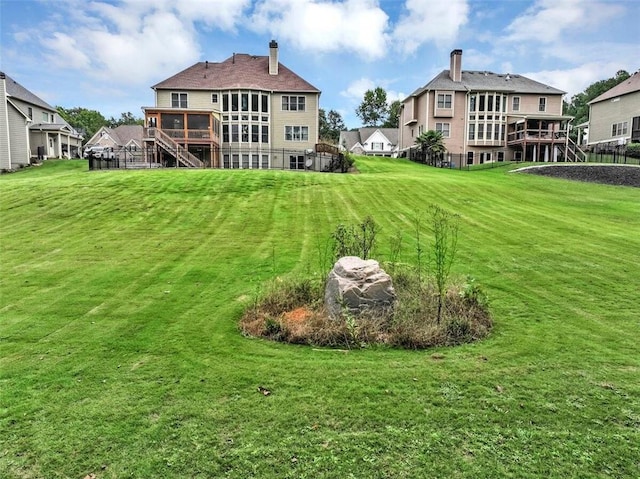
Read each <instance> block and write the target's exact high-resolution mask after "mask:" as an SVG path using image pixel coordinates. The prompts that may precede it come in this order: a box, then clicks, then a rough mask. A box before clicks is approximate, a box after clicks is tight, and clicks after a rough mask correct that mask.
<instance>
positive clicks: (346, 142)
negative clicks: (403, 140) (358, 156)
mask: <svg viewBox="0 0 640 479" xmlns="http://www.w3.org/2000/svg"><path fill="white" fill-rule="evenodd" d="M376 131H380V133H382V134H383V135H384V136H385V137H386V138H387V140H389V143H391V144H392V145H393V146H394V147H395V146H396V145H397V144H398V129H397V128H377V127H363V128H358V129H357V130H348V131H347V130H344V131H341V132H340V139H339V140H338V141H339V146H340V147H343V148H345V149H346V150H349V151H351V149H352V148H353V147H354V146H357V145H360V146H363V145H364V144H365V143H366V141H367V140H368V139H369V138H370V137H371V135H373V134H374V133H375V132H376Z"/></svg>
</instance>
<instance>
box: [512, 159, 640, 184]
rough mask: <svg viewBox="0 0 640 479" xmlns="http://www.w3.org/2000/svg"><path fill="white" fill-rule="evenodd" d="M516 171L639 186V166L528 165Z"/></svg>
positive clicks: (592, 181) (566, 178) (567, 178)
mask: <svg viewBox="0 0 640 479" xmlns="http://www.w3.org/2000/svg"><path fill="white" fill-rule="evenodd" d="M517 171H520V172H522V173H530V174H534V175H542V176H551V177H554V178H563V179H565V180H575V181H588V182H591V183H602V184H607V185H618V186H634V187H636V188H640V166H631V165H595V164H562V165H542V166H530V167H527V168H522V169H520V170H517Z"/></svg>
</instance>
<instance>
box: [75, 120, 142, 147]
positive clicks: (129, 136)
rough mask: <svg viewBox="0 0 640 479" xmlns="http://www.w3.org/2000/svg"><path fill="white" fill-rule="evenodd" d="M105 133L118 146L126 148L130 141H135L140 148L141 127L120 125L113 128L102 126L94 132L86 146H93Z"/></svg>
mask: <svg viewBox="0 0 640 479" xmlns="http://www.w3.org/2000/svg"><path fill="white" fill-rule="evenodd" d="M103 132H104V133H106V134H107V135H109V137H110V138H111V139H112V140H113V142H114V143H115V144H116V145H118V146H126V145H127V144H129V143H130V142H131V141H135V142H136V143H137V144H138V146H142V132H143V128H142V125H120V126H117V127H115V128H109V127H108V126H103V127H100V128H99V129H98V131H96V132H95V134H94V135H93V136H92V137H91V138H90V139H89V141H88V142H87V144H93V143H95V142H96V141H99V140H100V138H102V133H103Z"/></svg>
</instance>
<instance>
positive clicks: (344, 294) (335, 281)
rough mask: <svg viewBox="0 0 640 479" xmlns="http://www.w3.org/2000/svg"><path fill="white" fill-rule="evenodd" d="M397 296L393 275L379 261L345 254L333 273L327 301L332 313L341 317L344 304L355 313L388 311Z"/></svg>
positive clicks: (329, 281) (329, 283)
mask: <svg viewBox="0 0 640 479" xmlns="http://www.w3.org/2000/svg"><path fill="white" fill-rule="evenodd" d="M395 298H396V295H395V291H394V289H393V284H392V281H391V277H390V276H389V275H388V274H387V273H385V272H384V270H383V269H382V268H380V265H379V264H378V262H377V261H375V260H372V259H368V260H363V259H361V258H358V257H357V256H345V257H343V258H340V259H339V260H338V261H337V262H336V264H335V265H334V266H333V269H332V270H331V272H330V273H329V278H328V279H327V286H326V289H325V295H324V302H325V306H326V308H327V311H328V312H329V315H330V316H331V317H333V318H337V317H339V316H340V313H341V312H342V310H343V308H346V309H348V310H349V312H350V313H351V314H353V315H355V316H357V315H359V314H360V313H362V312H365V311H367V312H373V313H374V314H375V312H376V311H380V312H383V311H386V310H388V309H389V308H391V307H392V306H393V303H394V301H395Z"/></svg>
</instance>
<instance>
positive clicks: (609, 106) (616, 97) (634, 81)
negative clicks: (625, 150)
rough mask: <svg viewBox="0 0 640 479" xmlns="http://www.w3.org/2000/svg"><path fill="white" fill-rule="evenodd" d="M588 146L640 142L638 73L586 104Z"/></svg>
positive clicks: (639, 86)
mask: <svg viewBox="0 0 640 479" xmlns="http://www.w3.org/2000/svg"><path fill="white" fill-rule="evenodd" d="M588 126H589V141H588V146H590V147H596V146H598V145H602V146H605V147H610V146H622V145H626V144H628V143H640V72H636V73H634V74H633V75H631V77H629V78H628V79H627V80H625V81H623V82H622V83H620V84H618V85H616V86H615V87H613V88H611V89H610V90H609V91H606V92H605V93H603V94H602V95H600V96H598V97H596V98H594V99H593V100H592V101H591V102H589V124H588Z"/></svg>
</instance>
